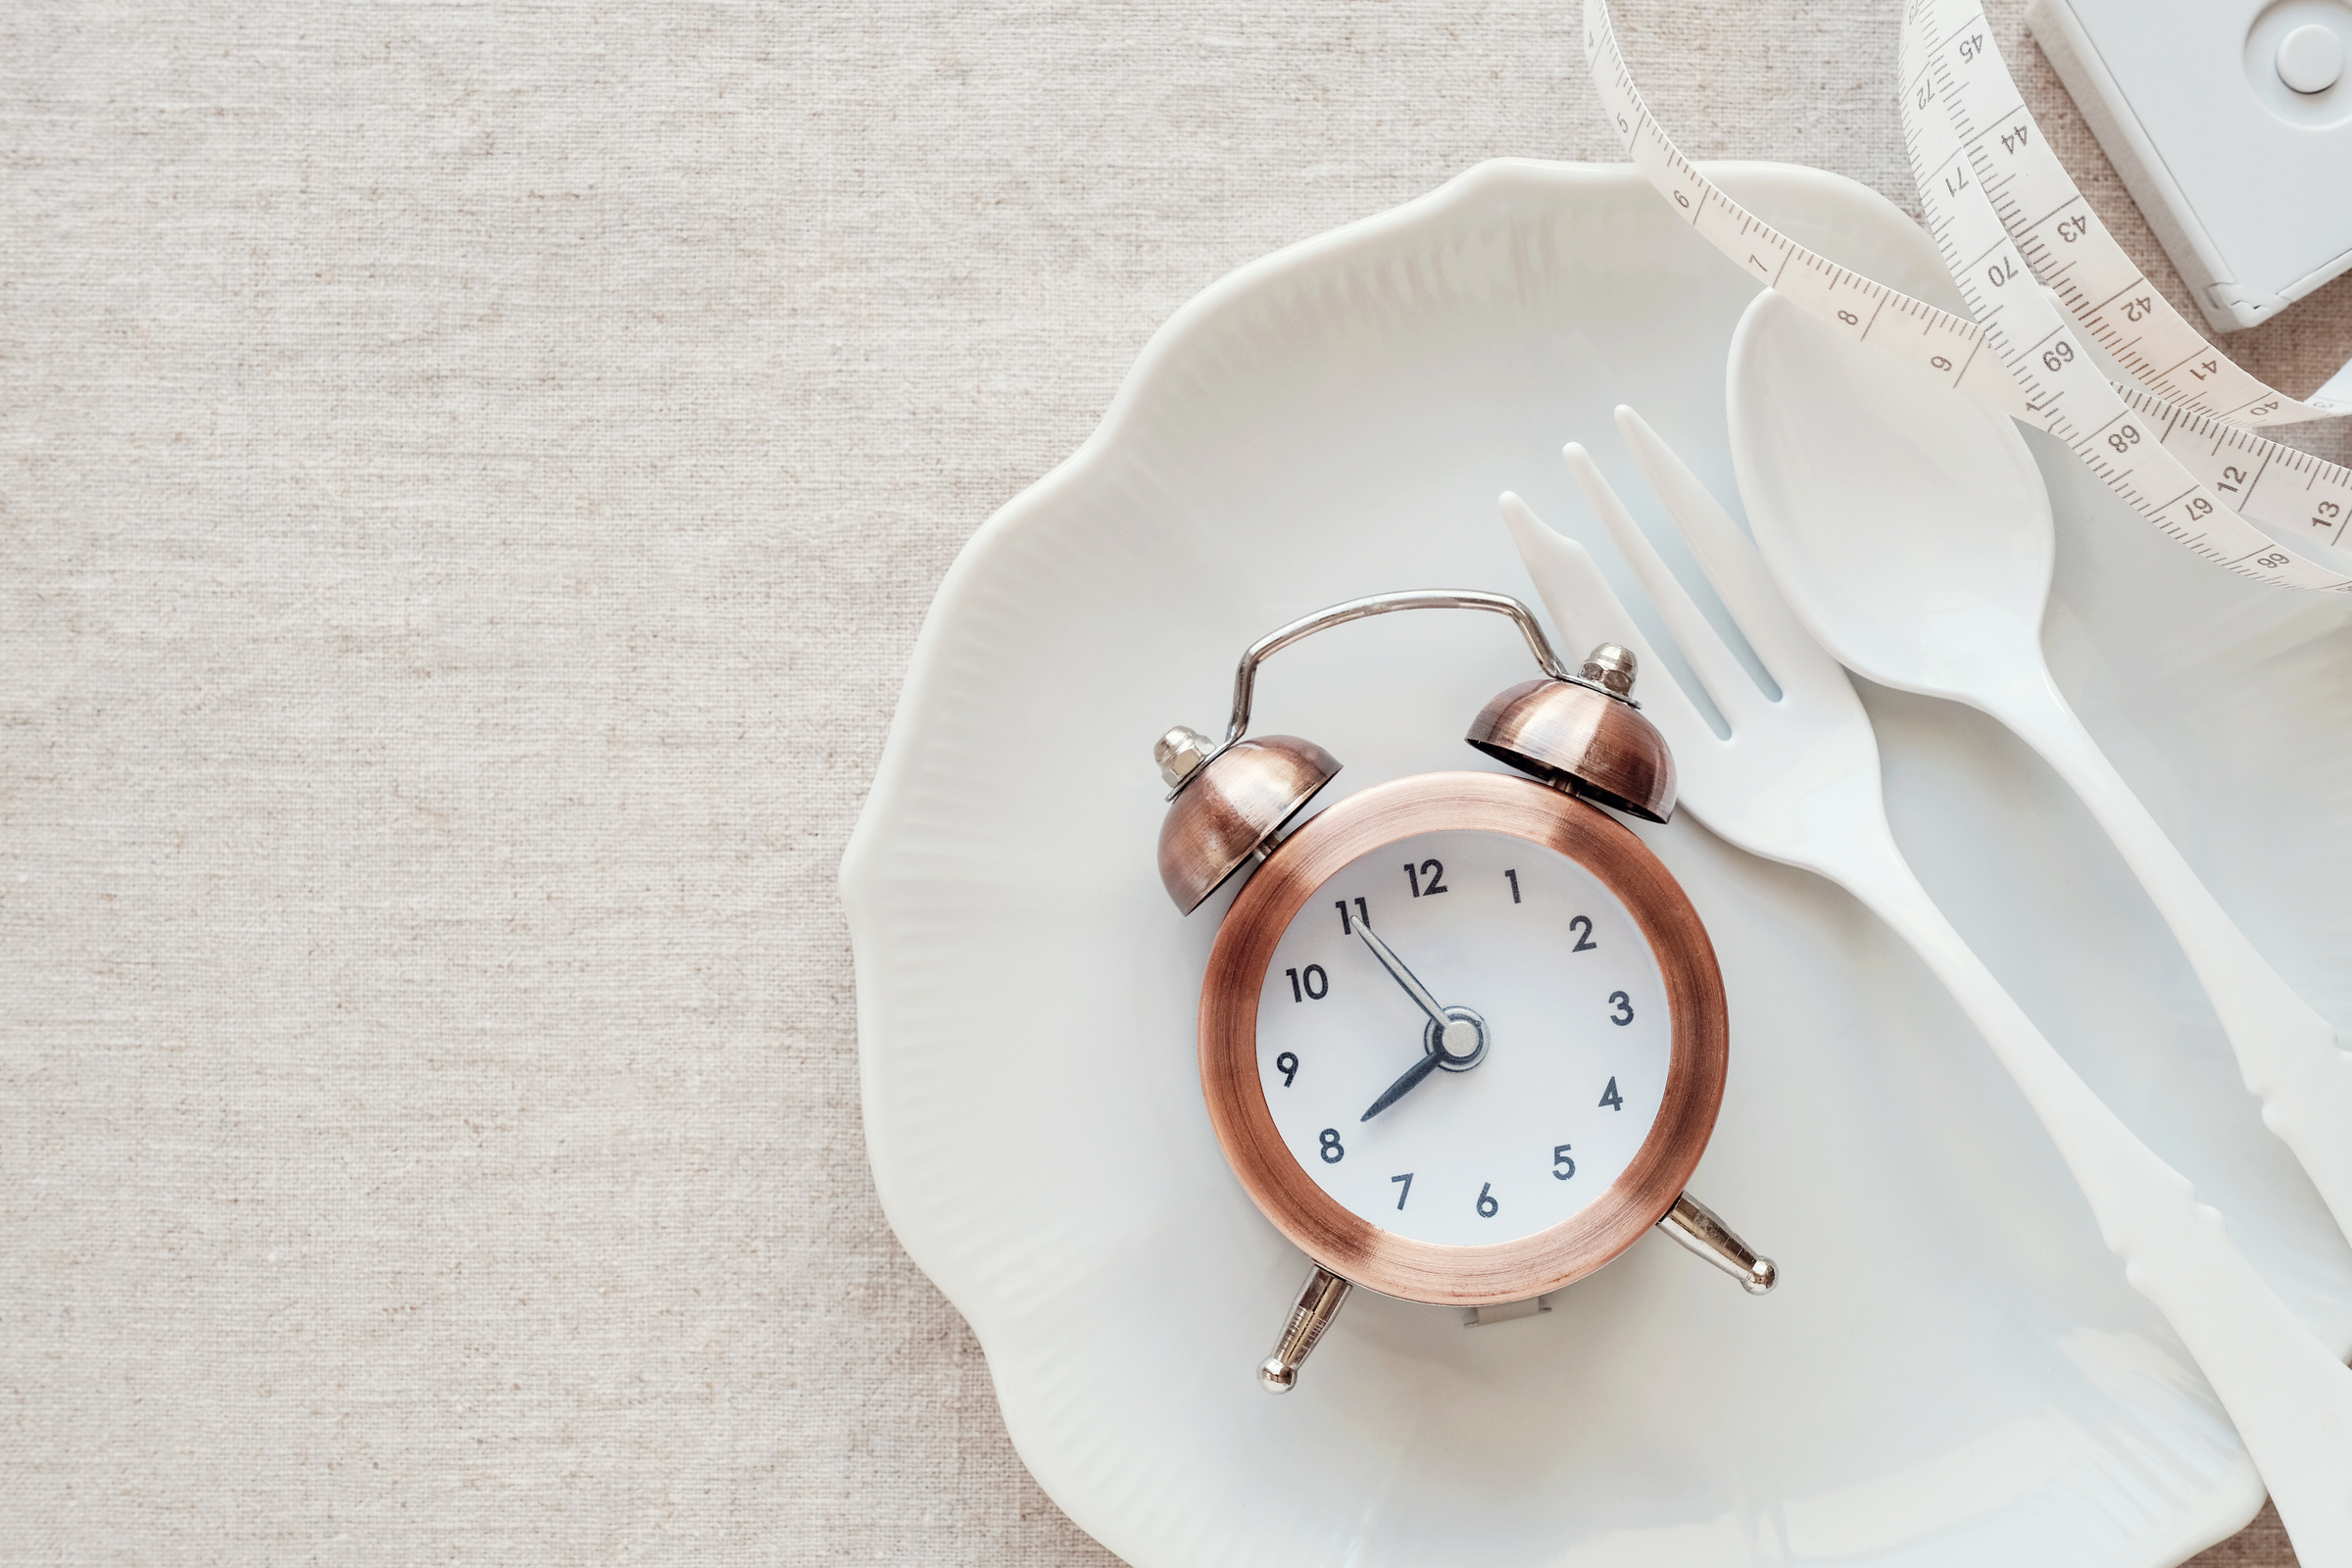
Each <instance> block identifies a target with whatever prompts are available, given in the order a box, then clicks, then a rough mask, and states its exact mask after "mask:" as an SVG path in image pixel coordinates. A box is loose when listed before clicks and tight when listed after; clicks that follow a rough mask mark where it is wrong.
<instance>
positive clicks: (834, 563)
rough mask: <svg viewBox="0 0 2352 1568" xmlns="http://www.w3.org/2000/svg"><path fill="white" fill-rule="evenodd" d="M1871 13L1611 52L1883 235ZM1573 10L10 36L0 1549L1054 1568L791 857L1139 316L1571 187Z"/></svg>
mask: <svg viewBox="0 0 2352 1568" xmlns="http://www.w3.org/2000/svg"><path fill="white" fill-rule="evenodd" d="M2018 9H2019V8H2018V5H2017V4H2015V3H2004V4H2003V5H2002V6H2000V7H1999V8H1998V10H1997V12H1996V16H1997V17H1998V18H1999V19H2000V20H2001V27H2002V34H2003V35H2002V42H2003V44H2004V47H2006V48H2007V49H2008V51H2009V54H2010V58H2011V59H2012V61H2014V62H2016V63H2017V64H2018V66H2019V68H2020V71H2021V73H2022V74H2023V75H2024V77H2025V79H2026V80H2027V81H2028V82H2029V84H2030V90H2031V91H2032V92H2033V94H2034V107H2035V108H2036V109H2037V111H2039V112H2040V113H2041V114H2042V116H2043V119H2044V123H2045V124H2047V125H2048V126H2049V127H2050V129H2051V132H2052V134H2053V137H2054V138H2056V139H2057V140H2058V141H2059V143H2060V146H2061V148H2062V150H2063V152H2064V153H2065V155H2066V157H2067V159H2068V162H2069V163H2070V165H2071V166H2072V167H2073V168H2074V169H2075V170H2077V171H2078V172H2080V173H2081V174H2082V176H2083V178H2084V180H2085V183H2086V185H2087V186H2088V187H2089V188H2090V189H2091V191H2092V192H2093V194H2094V197H2095V198H2097V199H2098V201H2099V205H2100V207H2101V209H2102V211H2104V212H2105V213H2106V215H2107V216H2108V218H2109V220H2110V221H2111V222H2114V223H2115V224H2116V225H2117V227H2118V228H2119V229H2120V230H2121V231H2122V232H2123V233H2124V234H2125V235H2126V236H2127V238H2128V240H2130V241H2131V243H2133V244H2135V245H2136V246H2137V247H2138V248H2139V249H2140V251H2141V252H2142V254H2143V255H2144V256H2146V257H2148V258H2149V259H2151V260H2153V259H2154V252H2153V248H2152V246H2150V245H2149V243H2148V241H2147V235H2146V230H2145V228H2144V225H2142V224H2140V223H2139V222H2138V221H2137V219H2136V216H2135V215H2133V214H2132V213H2131V210H2130V208H2129V205H2128V203H2126V202H2125V201H2124V199H2123V198H2122V196H2121V193H2120V188H2119V187H2118V186H2117V185H2116V183H2115V181H2114V179H2113V176H2112V175H2111V174H2110V173H2109V172H2107V170H2106V166H2105V164H2104V163H2103V161H2102V160H2101V159H2100V158H2099V157H2098V155H2097V153H2096V152H2095V150H2094V149H2093V148H2092V147H2091V146H2090V144H2089V142H2088V140H2087V138H2086V137H2085V136H2084V134H2083V133H2082V129H2081V123H2080V121H2079V119H2078V118H2077V117H2076V116H2075V115H2074V114H2073V112H2072V110H2071V108H2069V107H2068V106H2067V105H2066V103H2065V101H2064V99H2063V95H2062V94H2061V93H2060V92H2059V90H2058V89H2057V88H2056V86H2055V83H2054V81H2053V80H2052V78H2051V77H2050V76H2049V74H2048V72H2047V70H2046V68H2045V67H2043V66H2042V64H2041V62H2040V60H2039V58H2038V56H2037V55H2036V54H2035V53H2034V50H2033V48H2032V46H2031V45H2030V44H2029V43H2026V42H2025V41H2024V40H2023V37H2022V30H2021V26H2020V25H2019V23H2018ZM1895 10H1896V8H1895V7H1894V5H1893V4H1892V3H1891V0H1874V3H1871V4H1859V3H1855V0H1814V3H1811V4H1806V5H1796V4H1792V3H1789V0H1771V3H1769V4H1764V5H1753V4H1736V3H1732V0H1708V3H1705V4H1693V3H1688V0H1684V3H1669V0H1626V4H1625V6H1624V15H1623V18H1622V22H1623V26H1624V30H1625V33H1626V35H1627V38H1628V43H1629V48H1630V51H1631V52H1632V54H1633V56H1634V58H1635V63H1636V65H1637V67H1638V68H1639V69H1641V70H1642V73H1643V74H1644V77H1645V80H1646V82H1647V83H1648V85H1649V86H1650V87H1651V88H1652V90H1653V93H1654V98H1655V102H1656V103H1657V105H1658V107H1659V109H1660V110H1661V112H1662V113H1664V114H1665V115H1666V116H1667V118H1668V119H1669V121H1670V123H1673V124H1674V125H1675V126H1676V127H1677V128H1678V130H1679V131H1680V132H1681V133H1682V134H1683V135H1684V137H1685V138H1686V145H1687V146H1688V147H1689V148H1690V149H1691V151H1692V152H1694V153H1696V154H1700V155H1703V156H1721V155H1734V154H1736V155H1740V156H1746V157H1757V158H1779V159H1789V160H1793V161H1798V162H1804V163H1812V164H1818V165H1822V166H1825V167H1827V168H1831V169H1836V170H1840V171H1843V172H1847V173H1850V174H1852V175H1854V176H1856V177H1857V178H1860V179H1862V180H1865V181H1867V182H1868V183H1870V184H1872V185H1875V186H1877V187H1878V188H1879V189H1881V190H1884V191H1886V192H1887V194H1888V195H1890V196H1892V197H1894V198H1895V199H1896V200H1897V201H1898V202H1901V203H1904V204H1905V205H1911V196H1910V191H1909V188H1908V186H1909V180H1908V176H1907V174H1906V173H1905V172H1904V170H1903V168H1902V164H1901V158H1900V153H1899V145H1898V140H1897V133H1896V122H1895V118H1894V111H1893V108H1892V99H1891V88H1890V85H1889V82H1890V75H1891V69H1892V62H1893V55H1894V26H1895V24H1894V17H1895ZM1573 12H1574V7H1573V0H1544V3H1543V4H1527V3H1519V0H1507V3H1506V0H1495V3H1478V0H1463V3H1457V4H1450V5H1447V4H1438V3H1434V0H1388V3H1379V4H1373V3H1363V0H1250V3H1247V4H1244V3H1238V0H1187V3H1185V4H1182V5H1172V4H1152V5H1132V6H1119V7H1107V6H1106V7H1100V8H1081V7H1077V6H1070V5H1054V6H1046V5H1036V4H1016V3H1011V0H1002V3H993V4H992V3H975V4H963V5H955V4H946V3H934V4H919V3H897V4H889V3H885V4H877V5H858V6H851V5H847V4H839V3H806V0H805V3H801V4H796V5H790V6H773V7H767V8H751V7H744V6H735V5H683V4H682V5H650V4H642V3H635V0H621V3H618V4H613V5H605V6H599V7H593V8H591V7H567V6H556V5H549V4H531V3H519V0H518V3H512V4H500V3H493V4H481V5H464V6H460V5H448V6H397V7H394V6H384V7H358V6H334V7H304V6H296V5H291V4H286V3H284V0H261V3H259V4H256V5H253V6H249V7H244V8H230V7H225V6H222V7H202V6H196V5H192V4H188V3H185V0H178V3H170V0H167V3H163V4H153V5H137V6H133V5H127V4H123V3H120V0H116V3H111V4H110V3H106V0H93V3H88V4H76V5H66V4H50V3H42V0H18V3H16V4H13V5H11V6H10V7H8V8H7V11H6V14H5V15H4V16H0V1259H4V1260H5V1267H0V1558H4V1559H6V1560H10V1561H42V1562H61V1563H98V1562H113V1561H118V1560H128V1561H142V1562H212V1561H224V1562H225V1561H234V1562H240V1563H248V1562H305V1563H308V1562H321V1563H350V1564H393V1563H402V1564H405V1563H411V1562H422V1561H442V1560H450V1559H458V1560H472V1561H501V1562H518V1563H536V1562H547V1563H556V1562H579V1561H617V1560H624V1559H625V1560H638V1559H661V1560H672V1561H695V1562H771V1561H775V1560H778V1559H787V1560H795V1561H809V1562H846V1561H869V1560H870V1561H892V1562H925V1563H940V1564H972V1565H988V1564H1012V1563H1020V1564H1031V1563H1089V1562H1099V1561H1103V1560H1106V1559H1104V1557H1103V1554H1102V1552H1101V1549H1100V1548H1099V1547H1097V1546H1095V1545H1094V1544H1092V1543H1090V1542H1088V1541H1087V1540H1086V1539H1085V1538H1084V1537H1082V1536H1081V1535H1080V1534H1079V1533H1078V1532H1077V1531H1076V1530H1075V1529H1074V1528H1073V1527H1072V1526H1070V1525H1069V1523H1068V1522H1067V1521H1066V1520H1064V1519H1063V1518H1062V1516H1061V1515H1060V1513H1059V1512H1058V1510H1056V1509H1055V1508H1054V1506H1053V1504H1052V1503H1051V1502H1050V1501H1049V1500H1047V1499H1046V1498H1045V1497H1044V1496H1043V1495H1041V1494H1040V1493H1039V1492H1038V1490H1037V1489H1036V1487H1035V1486H1034V1484H1032V1483H1031V1482H1030V1481H1029V1480H1028V1479H1027V1477H1026V1475H1025V1473H1024V1472H1023V1470H1022V1469H1021V1466H1020V1464H1019V1462H1018V1461H1017V1459H1016V1458H1015V1457H1014V1455H1013V1453H1012V1451H1011V1449H1010V1446H1008V1444H1007V1443H1006V1440H1005V1433H1004V1429H1003V1427H1002V1425H1001V1423H1000V1421H999V1419H998V1416H997V1413H996V1407H995V1402H994V1398H993V1396H992V1393H991V1390H990V1386H989V1382H988V1377H987V1371H986V1368H985V1365H984V1363H983V1361H982V1358H981V1356H980V1354H979V1351H978V1348H977V1347H976V1346H975V1344H974V1342H973V1340H972V1338H971V1336H970V1334H969V1333H968V1332H967V1331H966V1329H965V1328H964V1326H963V1324H962V1322H961V1320H960V1319H959V1318H958V1317H957V1315H956V1312H955V1310H954V1309H953V1308H952V1307H951V1306H949V1305H948V1303H947V1302H945V1301H944V1300H943V1299H941V1298H940V1297H939V1296H938V1294H937V1293H936V1292H935V1291H934V1290H933V1289H932V1288H931V1286H930V1285H929V1283H928V1282H927V1281H926V1280H925V1279H924V1278H923V1277H922V1276H921V1275H920V1274H919V1273H918V1272H917V1271H916V1270H915V1269H914V1267H913V1266H912V1265H911V1264H910V1263H909V1262H908V1261H907V1257H906V1256H905V1254H904V1253H903V1252H902V1251H901V1250H899V1248H898V1246H897V1244H896V1243H895V1242H894V1241H893V1240H892V1238H891V1237H890V1235H889V1233H888V1231H887V1229H886V1228H885V1226H884V1224H883V1221H882V1217H881V1214H880V1211H879V1209H878V1207H877V1206H876V1203H875V1201H874V1198H873V1192H872V1187H871V1183H870V1181H869V1179H868V1177H867V1174H866V1168H865V1158H864V1150H863V1146H862V1142H861V1138H860V1133H859V1127H858V1100H857V1090H858V1078H857V1063H856V1040H855V1031H854V1025H853V1017H852V1008H851V986H850V953H849V947H848V942H847V938H846V934H845V931H844V927H843V923H842V919H841V915H840V910H839V907H838V903H837V900H836V898H835V894H834V876H835V868H836V865H837V863H838V861H839V858H840V854H841V850H842V846H843V843H844V841H845V839H846V836H847V834H848V831H849V828H850V824H851V822H852V820H853V817H854V815H855V813H856V811H857V809H858V804H859V801H860V799H861V797H862V795H863V792H864V790H865V787H866V783H867V781H868V779H869V778H870V776H871V773H872V769H873V766H874V761H875V759H876V756H877V754H878V752H879V749H880V746H881V743H882V737H883V733H884V728H885V725H886V723H887V721H888V718H889V714H890V711H891V707H892V704H893V701H894V699H895V697H896V693H897V690H898V686H899V682H900V678H901V675H902V672H903V669H904V666H905V661H906V657H907V649H908V646H909V644H910V642H911V640H912V637H913V635H914V631H915V627H916V624H917V622H918V620H919V618H920V616H921V615H922V613H923V610H924V607H925V605H926V604H927V603H928V601H929V599H930V596H931V594H932V591H933V589H934V587H935V585H936V584H937V583H938V581H939V579H940V576H941V574H942V573H943V572H944V570H945V569H946V567H947V565H948V563H949V561H950V560H951V558H952V557H953V556H954V555H955V553H956V549H957V548H958V547H959V546H960V545H961V543H962V542H963V540H964V539H965V538H966V536H968V535H969V534H970V533H971V531H972V529H973V528H974V527H975V526H976V525H978V523H979V522H980V521H981V520H982V519H983V518H985V517H986V516H987V515H989V514H990V513H991V512H993V511H994V510H995V509H996V508H998V507H999V506H1000V505H1002V504H1003V503H1004V502H1005V500H1006V499H1007V498H1009V497H1010V496H1012V495H1013V494H1015V493H1016V492H1017V491H1018V490H1019V489H1020V488H1021V487H1022V486H1024V485H1025V484H1027V483H1028V482H1029V481H1030V480H1032V479H1033V478H1035V477H1036V476H1037V475H1039V474H1040V473H1042V472H1044V471H1045V470H1046V469H1047V468H1049V467H1050V466H1053V465H1054V463H1055V462H1056V461H1057V460H1058V459H1060V458H1061V457H1062V456H1063V455H1064V454H1065V453H1067V452H1068V451H1069V450H1070V449H1071V448H1073V447H1074V446H1076V445H1077V443H1078V442H1079V441H1080V439H1081V438H1082V437H1083V436H1084V435H1085V433H1086V431H1087V430H1088V429H1089V428H1090V426H1091V425H1092V423H1093V421H1094V420H1095V418H1096V417H1097V416H1098V414H1099V413H1100V411H1101V410H1102V409H1103V406H1104V405H1105V403H1106V402H1107V401H1108V399H1109V398H1110V396H1111V393H1112V390H1113V388H1114V387H1115V386H1116V385H1117V382H1118V380H1119V377H1120V375H1121V374H1122V372H1123V371H1124V369H1125V368H1126V366H1127V365H1128V364H1129V362H1130V361H1131V359H1132V358H1133V356H1134V355H1135V353H1136V351H1137V350H1138V348H1139V347H1140V346H1141V345H1142V343H1143V342H1144V340H1145V338H1146V336H1147V335H1148V334H1149V333H1150V332H1151V331H1152V328H1153V326H1154V325H1155V324H1156V323H1157V322H1159V321H1160V320H1161V319H1163V318H1165V317H1166V316H1167V315H1168V314H1169V313H1170V312H1171V311H1172V310H1173V309H1174V308H1175V307H1176V306H1177V305H1178V304H1179V303H1181V302H1182V301H1183V300H1184V299H1185V298H1187V297H1188V296H1190V295H1191V294H1193V293H1194V292H1195V291H1197V290H1199V289H1200V288H1201V287H1202V286H1203V285H1204V284H1206V283H1208V282H1209V281H1211V280H1212V279H1214V278H1215V277H1217V276H1218V275H1219V274H1221V273H1223V272H1225V271H1226V270H1230V269H1231V268H1233V267H1235V266H1237V265H1240V264H1241V263H1244V262H1246V261H1248V260H1250V258H1252V257H1254V256H1257V255H1259V254H1261V253H1263V252H1265V251H1267V250H1270V249H1272V248H1274V247H1276V246H1279V245H1282V244H1284V243H1286V242H1289V241H1292V240H1296V239H1299V238H1301V237H1303V236H1306V235H1309V234H1313V233H1315V232H1317V231H1319V230H1322V229H1325V228H1329V227H1331V226H1333V225H1335V224H1338V223H1341V222H1344V221H1348V220H1350V219H1353V218H1357V217H1361V216H1363V215H1366V214H1369V213H1373V212H1376V211H1378V210H1380V209H1383V208H1386V207H1389V206H1391V205H1394V204H1396V203H1397V202H1400V201H1402V200H1404V199H1406V198H1409V197H1411V196H1414V195H1417V194H1419V193H1420V192H1422V191H1425V190H1427V189H1429V188H1431V187H1432V186H1434V185H1436V184H1438V183H1439V182H1440V181H1442V180H1444V179H1445V178H1446V177H1447V176H1448V175H1451V174H1453V173H1455V172H1459V171H1460V170H1462V169H1464V168H1466V167H1468V166H1469V165H1471V164H1473V163H1475V162H1477V161H1478V160H1480V159H1483V158H1487V157H1490V156H1494V155H1497V154H1520V155H1531V156H1552V157H1608V156H1610V154H1609V149H1608V147H1607V146H1606V144H1605V143H1604V141H1603V139H1602V137H1601V136H1600V134H1599V130H1598V126H1597V124H1596V120H1595V112H1594V109H1593V95H1592V93H1591V91H1590V89H1589V88H1588V87H1587V86H1586V84H1585V83H1584V82H1583V81H1582V80H1581V78H1580V76H1579V73H1578V69H1577V65H1576V51H1575V18H1574V14H1573ZM2165 275H2167V276H2168V277H2169V275H2170V274H2169V272H2167V273H2166V274H2165ZM2231 348H2232V350H2233V351H2234V352H2237V353H2239V354H2240V355H2241V356H2243V357H2245V358H2247V359H2249V360H2250V361H2251V363H2252V364H2253V365H2254V366H2255V367H2256V368H2259V369H2262V370H2263V371H2265V372H2266V373H2269V374H2272V375H2274V376H2276V377H2278V379H2279V380H2280V381H2281V382H2282V384H2284V385H2285V386H2287V387H2288V388H2289V389H2290V390H2294V391H2305V390H2308V389H2309V388H2310V387H2311V386H2313V385H2315V384H2316V383H2317V382H2318V381H2319V380H2320V379H2321V378H2322V376H2323V374H2324V372H2325V371H2327V370H2328V369H2331V368H2333V366H2334V365H2335V364H2338V363H2340V362H2341V361H2342V360H2343V358H2344V357H2345V355H2346V354H2347V353H2352V289H2348V288H2347V287H2346V286H2345V285H2342V284H2339V285H2337V286H2336V287H2334V288H2332V289H2330V290H2328V291H2327V294H2326V295H2325V296H2324V297H2322V298H2320V299H2317V300H2314V301H2312V302H2310V303H2307V304H2305V305H2303V306H2301V307H2299V308H2298V309H2297V310H2296V311H2295V312H2293V313H2292V314H2291V315H2289V316H2288V317H2286V318H2285V319H2282V320H2281V321H2279V322H2278V323H2277V324H2276V325H2273V326H2271V327H2268V328H2266V329H2264V330H2263V331H2261V332H2259V333H2256V334H2253V335H2251V336H2248V337H2240V338H2237V339H2234V340H2232V343H2231ZM2217 1555H2218V1560H2227V1561H2230V1562H2242V1563H2263V1564H2274V1563H2279V1562H2284V1561H2286V1560H2288V1559H2287V1558H2286V1556H2285V1550H2284V1546H2283V1544H2282V1543H2281V1541H2280V1540H2279V1538H2278V1535H2277V1532H2276V1529H2275V1527H2273V1528H2272V1530H2271V1531H2270V1533H2269V1534H2263V1533H2261V1532H2260V1531H2259V1530H2258V1531H2257V1532H2255V1533H2252V1534H2249V1535H2248V1536H2247V1537H2244V1538H2241V1539H2240V1540H2239V1542H2237V1543H2233V1544H2229V1545H2228V1546H2225V1547H2224V1548H2221V1550H2220V1552H2219V1553H2218V1554H2217Z"/></svg>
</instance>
